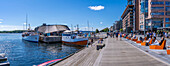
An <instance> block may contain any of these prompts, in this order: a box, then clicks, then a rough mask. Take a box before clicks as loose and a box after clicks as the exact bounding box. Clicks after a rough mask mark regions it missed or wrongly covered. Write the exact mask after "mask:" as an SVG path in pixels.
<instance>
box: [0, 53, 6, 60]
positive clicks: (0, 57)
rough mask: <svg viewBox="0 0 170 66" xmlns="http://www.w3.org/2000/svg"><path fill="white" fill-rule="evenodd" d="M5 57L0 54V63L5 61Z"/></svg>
mask: <svg viewBox="0 0 170 66" xmlns="http://www.w3.org/2000/svg"><path fill="white" fill-rule="evenodd" d="M6 60H7V57H5V53H1V54H0V61H6Z"/></svg>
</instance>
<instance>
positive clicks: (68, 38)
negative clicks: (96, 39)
mask: <svg viewBox="0 0 170 66" xmlns="http://www.w3.org/2000/svg"><path fill="white" fill-rule="evenodd" d="M62 42H63V43H65V44H70V45H79V46H85V45H87V43H88V38H85V37H84V36H83V34H82V33H79V32H72V31H69V30H66V31H64V32H63V34H62Z"/></svg>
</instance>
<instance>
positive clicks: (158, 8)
mask: <svg viewBox="0 0 170 66" xmlns="http://www.w3.org/2000/svg"><path fill="white" fill-rule="evenodd" d="M151 9H156V10H164V7H151Z"/></svg>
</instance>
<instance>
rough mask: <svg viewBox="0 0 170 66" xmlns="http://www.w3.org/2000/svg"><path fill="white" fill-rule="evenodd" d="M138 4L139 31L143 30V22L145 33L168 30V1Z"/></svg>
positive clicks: (149, 1)
mask: <svg viewBox="0 0 170 66" xmlns="http://www.w3.org/2000/svg"><path fill="white" fill-rule="evenodd" d="M140 3H141V4H140V24H139V25H140V30H144V22H146V23H145V24H146V26H145V28H146V31H148V30H151V31H154V30H156V29H157V28H161V29H163V28H170V0H140ZM144 13H145V14H144ZM145 19H146V20H145Z"/></svg>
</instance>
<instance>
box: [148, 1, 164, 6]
mask: <svg viewBox="0 0 170 66" xmlns="http://www.w3.org/2000/svg"><path fill="white" fill-rule="evenodd" d="M163 4H164V2H163V1H160V2H151V5H163Z"/></svg>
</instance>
